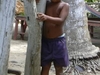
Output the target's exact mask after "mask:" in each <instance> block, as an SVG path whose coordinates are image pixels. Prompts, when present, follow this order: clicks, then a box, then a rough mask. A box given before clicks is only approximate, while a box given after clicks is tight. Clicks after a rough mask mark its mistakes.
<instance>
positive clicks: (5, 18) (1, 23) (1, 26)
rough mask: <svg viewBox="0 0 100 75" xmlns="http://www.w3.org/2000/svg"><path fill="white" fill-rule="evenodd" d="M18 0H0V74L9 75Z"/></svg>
mask: <svg viewBox="0 0 100 75" xmlns="http://www.w3.org/2000/svg"><path fill="white" fill-rule="evenodd" d="M15 2H16V0H0V75H7V67H8V57H9V50H10V39H11V36H12V27H13V18H14V14H15Z"/></svg>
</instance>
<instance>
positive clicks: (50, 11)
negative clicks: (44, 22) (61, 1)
mask: <svg viewBox="0 0 100 75" xmlns="http://www.w3.org/2000/svg"><path fill="white" fill-rule="evenodd" d="M61 8H62V7H61V6H60V5H55V6H48V7H47V9H46V14H47V15H49V16H54V17H55V16H59V14H60V12H61Z"/></svg>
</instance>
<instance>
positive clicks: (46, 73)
mask: <svg viewBox="0 0 100 75" xmlns="http://www.w3.org/2000/svg"><path fill="white" fill-rule="evenodd" d="M50 67H51V63H49V64H47V65H46V66H42V71H41V75H49V70H50Z"/></svg>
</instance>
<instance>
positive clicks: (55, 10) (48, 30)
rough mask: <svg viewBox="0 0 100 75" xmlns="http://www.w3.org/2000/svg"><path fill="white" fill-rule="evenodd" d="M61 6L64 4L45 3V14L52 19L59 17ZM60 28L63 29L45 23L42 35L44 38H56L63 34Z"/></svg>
mask: <svg viewBox="0 0 100 75" xmlns="http://www.w3.org/2000/svg"><path fill="white" fill-rule="evenodd" d="M63 6H64V2H59V3H47V7H46V12H45V14H46V15H49V16H52V17H59V15H60V12H61V10H62V8H63ZM62 27H63V26H62V25H56V24H53V23H50V22H47V21H45V22H44V25H43V35H44V37H46V38H56V37H58V36H60V35H62V34H63V28H62Z"/></svg>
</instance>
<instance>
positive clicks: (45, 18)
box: [39, 3, 69, 25]
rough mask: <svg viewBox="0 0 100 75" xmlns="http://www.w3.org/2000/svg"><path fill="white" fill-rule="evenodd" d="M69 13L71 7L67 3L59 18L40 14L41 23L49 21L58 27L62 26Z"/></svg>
mask: <svg viewBox="0 0 100 75" xmlns="http://www.w3.org/2000/svg"><path fill="white" fill-rule="evenodd" d="M68 12H69V5H68V4H67V3H66V4H64V6H63V8H62V10H61V13H60V15H59V17H51V16H48V15H45V14H39V17H40V18H39V19H40V21H48V22H52V23H54V24H57V25H62V24H63V23H64V21H65V20H66V18H67V16H68Z"/></svg>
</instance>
